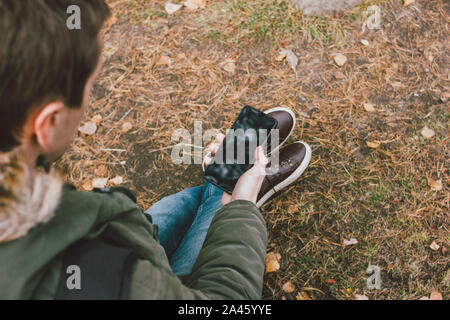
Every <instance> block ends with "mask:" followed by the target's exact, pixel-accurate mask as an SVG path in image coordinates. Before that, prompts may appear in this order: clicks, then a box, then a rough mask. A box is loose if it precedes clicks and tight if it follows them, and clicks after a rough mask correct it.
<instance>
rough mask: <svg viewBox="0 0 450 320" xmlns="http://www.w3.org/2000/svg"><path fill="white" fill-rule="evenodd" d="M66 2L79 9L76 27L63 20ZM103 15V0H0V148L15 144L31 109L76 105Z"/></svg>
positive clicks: (94, 57)
mask: <svg viewBox="0 0 450 320" xmlns="http://www.w3.org/2000/svg"><path fill="white" fill-rule="evenodd" d="M71 5H77V6H78V7H79V8H80V10H81V29H80V30H76V29H75V30H69V28H68V27H67V25H66V23H67V19H68V18H69V17H70V14H68V13H67V8H68V7H69V6H71ZM108 16H109V8H108V6H107V5H106V4H105V2H104V0H0V30H1V31H0V152H6V151H10V150H11V149H13V148H14V147H16V146H18V145H19V144H20V142H19V137H20V134H21V132H20V131H21V129H22V127H23V125H24V123H25V121H26V119H27V116H28V115H29V114H30V111H32V110H33V109H34V108H37V107H40V106H43V105H44V104H46V103H49V102H52V101H56V100H60V101H62V102H63V103H64V104H65V105H66V106H67V107H70V108H79V107H80V106H81V104H82V99H83V93H84V88H85V86H86V83H87V80H88V79H89V77H90V76H91V75H92V73H93V72H94V70H95V67H96V65H97V63H98V60H99V57H100V54H101V47H100V43H99V42H98V34H99V32H100V30H101V28H102V26H103V24H104V22H105V20H106V19H107V18H108Z"/></svg>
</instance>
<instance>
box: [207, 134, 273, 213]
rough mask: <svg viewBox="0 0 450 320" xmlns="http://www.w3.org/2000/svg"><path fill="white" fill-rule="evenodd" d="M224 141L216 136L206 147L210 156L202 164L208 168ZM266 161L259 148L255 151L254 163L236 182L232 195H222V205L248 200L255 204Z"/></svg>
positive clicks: (221, 137) (220, 136)
mask: <svg viewBox="0 0 450 320" xmlns="http://www.w3.org/2000/svg"><path fill="white" fill-rule="evenodd" d="M224 139H225V136H224V135H223V134H218V135H217V136H216V141H215V142H213V143H212V144H211V145H209V146H208V147H207V149H208V150H209V152H210V153H211V156H209V155H208V154H207V155H206V156H205V157H204V159H203V163H204V165H205V167H206V166H208V165H209V164H210V163H211V160H212V157H213V156H214V154H215V153H216V152H217V150H218V149H219V146H220V144H221V143H222V142H223V140H224ZM267 163H268V160H267V157H266V156H265V155H264V150H263V148H262V147H261V146H259V147H257V148H256V150H255V163H254V165H253V167H251V168H250V169H249V170H248V171H247V172H245V173H244V174H243V175H242V176H241V177H240V178H239V180H238V182H237V184H236V186H235V187H234V190H233V194H231V195H230V194H228V193H226V192H224V193H223V196H222V205H223V206H224V205H226V204H227V203H230V202H232V201H235V200H248V201H251V202H253V203H255V204H256V201H257V198H258V194H259V191H260V190H261V185H262V183H263V181H264V177H265V176H266V166H267Z"/></svg>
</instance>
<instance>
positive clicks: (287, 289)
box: [282, 281, 295, 293]
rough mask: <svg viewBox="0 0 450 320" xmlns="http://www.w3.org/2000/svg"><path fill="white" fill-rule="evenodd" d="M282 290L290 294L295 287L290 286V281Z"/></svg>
mask: <svg viewBox="0 0 450 320" xmlns="http://www.w3.org/2000/svg"><path fill="white" fill-rule="evenodd" d="M282 289H283V291H284V292H286V293H292V292H294V291H295V286H294V285H293V284H292V282H291V281H288V282H286V283H285V284H283V287H282Z"/></svg>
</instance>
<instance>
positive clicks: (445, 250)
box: [442, 246, 448, 254]
mask: <svg viewBox="0 0 450 320" xmlns="http://www.w3.org/2000/svg"><path fill="white" fill-rule="evenodd" d="M447 251H448V249H447V247H446V246H442V254H446V253H447Z"/></svg>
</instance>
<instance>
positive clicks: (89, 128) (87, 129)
mask: <svg viewBox="0 0 450 320" xmlns="http://www.w3.org/2000/svg"><path fill="white" fill-rule="evenodd" d="M78 131H80V132H81V133H84V134H85V135H88V136H91V135H93V134H94V133H95V132H96V131H97V125H96V124H95V123H94V122H91V121H89V122H86V123H85V124H84V125H83V126H82V127H80V128H79V129H78Z"/></svg>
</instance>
